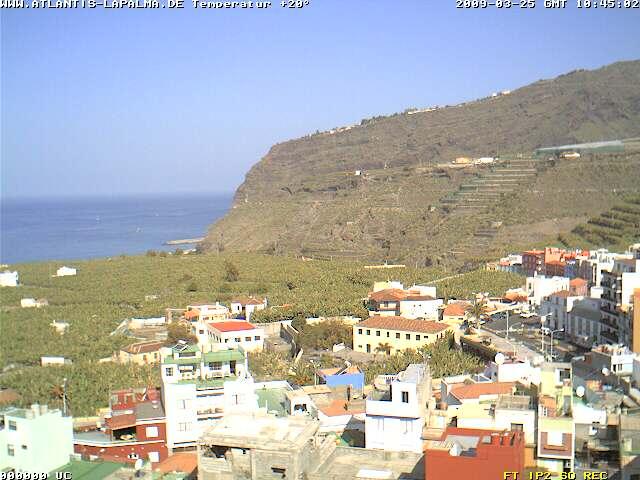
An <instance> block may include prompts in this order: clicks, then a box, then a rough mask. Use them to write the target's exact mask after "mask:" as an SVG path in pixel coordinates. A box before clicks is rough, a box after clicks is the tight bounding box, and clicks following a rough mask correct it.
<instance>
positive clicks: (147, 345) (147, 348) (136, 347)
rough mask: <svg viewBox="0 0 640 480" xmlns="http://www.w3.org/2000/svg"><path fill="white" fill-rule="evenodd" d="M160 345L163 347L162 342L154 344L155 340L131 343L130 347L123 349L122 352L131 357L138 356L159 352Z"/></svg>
mask: <svg viewBox="0 0 640 480" xmlns="http://www.w3.org/2000/svg"><path fill="white" fill-rule="evenodd" d="M162 345H164V343H163V342H156V341H155V340H152V341H149V342H137V343H132V344H131V345H127V346H126V347H124V348H123V349H122V350H124V351H125V352H127V353H131V354H133V355H138V354H140V353H149V352H156V351H158V350H160V348H161V347H162Z"/></svg>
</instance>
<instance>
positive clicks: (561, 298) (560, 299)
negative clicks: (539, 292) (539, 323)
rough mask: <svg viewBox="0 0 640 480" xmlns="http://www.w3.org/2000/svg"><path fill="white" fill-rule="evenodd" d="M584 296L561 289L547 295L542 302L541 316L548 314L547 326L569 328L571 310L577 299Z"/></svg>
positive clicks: (552, 328)
mask: <svg viewBox="0 0 640 480" xmlns="http://www.w3.org/2000/svg"><path fill="white" fill-rule="evenodd" d="M582 298H583V297H577V296H572V295H571V294H570V293H569V291H568V290H561V291H559V292H555V293H552V294H551V295H549V296H548V297H545V298H544V299H543V300H542V303H541V304H540V310H539V312H540V316H543V315H546V321H545V324H546V325H545V326H547V327H549V328H550V329H551V330H560V329H565V330H566V329H567V328H568V323H569V312H570V311H571V309H572V308H573V304H574V302H575V301H576V300H582Z"/></svg>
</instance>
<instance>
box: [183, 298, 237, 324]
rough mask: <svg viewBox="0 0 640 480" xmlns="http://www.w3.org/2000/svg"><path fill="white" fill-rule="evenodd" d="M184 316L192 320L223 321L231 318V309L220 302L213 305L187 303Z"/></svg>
mask: <svg viewBox="0 0 640 480" xmlns="http://www.w3.org/2000/svg"><path fill="white" fill-rule="evenodd" d="M184 318H186V319H187V320H190V321H192V322H195V321H201V322H223V321H225V320H227V319H229V318H230V315H229V309H228V308H227V307H225V306H224V305H222V304H221V303H219V302H216V303H215V304H213V305H210V304H204V305H187V311H186V312H185V313H184Z"/></svg>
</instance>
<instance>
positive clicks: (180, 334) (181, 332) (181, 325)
mask: <svg viewBox="0 0 640 480" xmlns="http://www.w3.org/2000/svg"><path fill="white" fill-rule="evenodd" d="M179 340H184V341H185V342H187V343H192V344H193V343H198V338H197V337H196V336H195V335H194V334H193V333H191V325H189V324H188V323H185V322H174V323H170V324H169V326H168V327H167V341H166V342H165V344H166V345H168V346H172V345H175V344H176V343H178V341H179Z"/></svg>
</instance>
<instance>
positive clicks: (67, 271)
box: [56, 266, 78, 277]
mask: <svg viewBox="0 0 640 480" xmlns="http://www.w3.org/2000/svg"><path fill="white" fill-rule="evenodd" d="M77 273H78V272H77V271H76V269H75V268H72V267H66V266H62V267H60V268H59V269H58V270H56V277H70V276H73V275H76V274H77Z"/></svg>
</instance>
